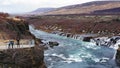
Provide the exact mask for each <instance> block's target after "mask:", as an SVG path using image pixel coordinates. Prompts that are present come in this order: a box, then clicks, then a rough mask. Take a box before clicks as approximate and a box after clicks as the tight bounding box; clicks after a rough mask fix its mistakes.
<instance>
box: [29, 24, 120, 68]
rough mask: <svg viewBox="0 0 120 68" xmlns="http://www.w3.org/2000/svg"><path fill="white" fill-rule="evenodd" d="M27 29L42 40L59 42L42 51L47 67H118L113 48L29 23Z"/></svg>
mask: <svg viewBox="0 0 120 68" xmlns="http://www.w3.org/2000/svg"><path fill="white" fill-rule="evenodd" d="M29 29H30V32H31V33H32V34H33V35H35V36H36V38H40V39H44V42H48V41H56V42H58V43H59V46H56V47H54V48H49V49H48V50H46V51H45V53H44V56H45V59H44V60H45V63H46V65H47V67H48V68H119V67H117V66H116V64H115V59H114V58H115V57H114V56H115V54H116V49H114V48H109V47H105V46H96V45H95V44H94V43H90V42H83V41H80V40H75V39H71V38H66V37H63V36H59V35H54V34H49V33H47V32H44V31H41V30H37V29H35V28H34V27H33V26H31V25H30V26H29Z"/></svg>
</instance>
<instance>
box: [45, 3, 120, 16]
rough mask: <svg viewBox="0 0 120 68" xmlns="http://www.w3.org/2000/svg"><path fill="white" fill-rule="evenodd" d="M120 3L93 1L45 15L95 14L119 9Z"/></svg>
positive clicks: (65, 7)
mask: <svg viewBox="0 0 120 68" xmlns="http://www.w3.org/2000/svg"><path fill="white" fill-rule="evenodd" d="M119 7H120V1H92V2H87V3H83V4H76V5H70V6H64V7H60V8H57V9H55V10H53V11H50V12H46V13H44V15H60V14H91V13H92V14H94V13H93V12H94V11H99V10H100V11H101V10H106V9H113V8H119Z"/></svg>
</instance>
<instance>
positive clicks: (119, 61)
mask: <svg viewBox="0 0 120 68" xmlns="http://www.w3.org/2000/svg"><path fill="white" fill-rule="evenodd" d="M116 63H117V65H118V66H120V48H119V49H118V50H117V54H116Z"/></svg>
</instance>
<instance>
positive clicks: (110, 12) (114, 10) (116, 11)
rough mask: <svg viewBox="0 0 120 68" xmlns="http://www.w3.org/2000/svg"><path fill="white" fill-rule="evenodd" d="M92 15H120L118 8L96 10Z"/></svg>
mask: <svg viewBox="0 0 120 68" xmlns="http://www.w3.org/2000/svg"><path fill="white" fill-rule="evenodd" d="M93 13H94V14H120V7H118V8H112V9H106V10H97V11H94V12H93Z"/></svg>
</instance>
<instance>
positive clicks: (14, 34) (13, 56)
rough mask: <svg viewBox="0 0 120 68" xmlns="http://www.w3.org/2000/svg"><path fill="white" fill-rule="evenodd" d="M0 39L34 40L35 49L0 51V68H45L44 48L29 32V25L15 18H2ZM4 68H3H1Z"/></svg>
mask: <svg viewBox="0 0 120 68" xmlns="http://www.w3.org/2000/svg"><path fill="white" fill-rule="evenodd" d="M0 36H1V37H0V39H7V40H9V39H14V40H17V41H19V40H20V39H34V40H35V47H33V48H26V49H9V50H4V51H0V67H1V65H2V66H5V67H6V66H7V67H11V68H18V67H19V68H46V66H45V63H44V48H43V47H42V46H40V43H41V42H40V40H39V39H36V38H35V36H33V35H32V34H31V33H30V32H29V24H28V23H27V22H26V21H24V20H22V19H17V18H8V17H4V19H3V20H0ZM3 68H4V67H3Z"/></svg>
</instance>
